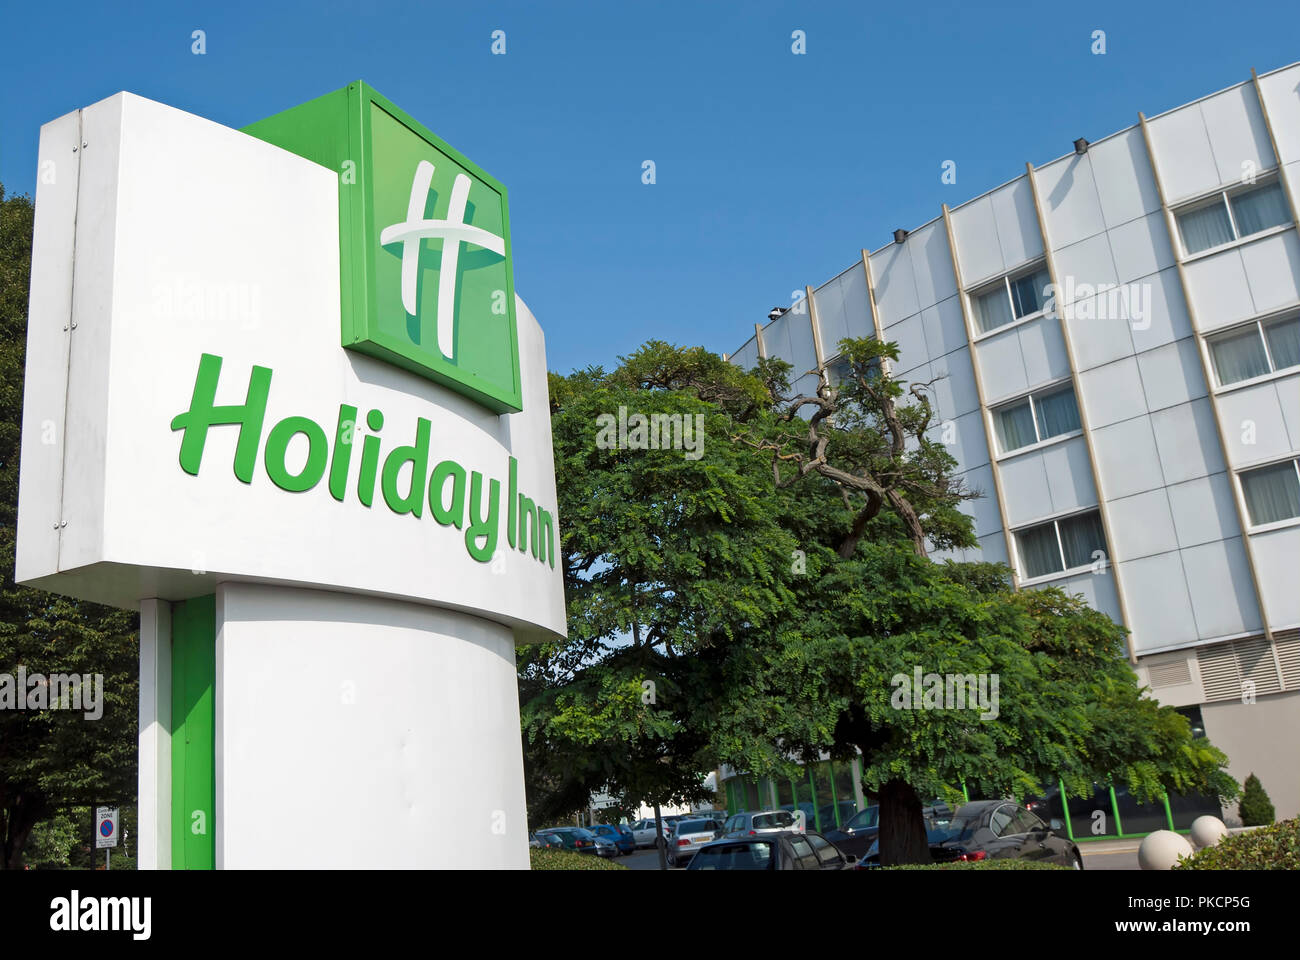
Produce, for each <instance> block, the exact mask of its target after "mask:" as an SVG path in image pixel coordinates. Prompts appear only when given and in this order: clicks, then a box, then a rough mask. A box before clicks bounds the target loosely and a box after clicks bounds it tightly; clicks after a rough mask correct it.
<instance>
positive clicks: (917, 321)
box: [885, 313, 930, 370]
mask: <svg viewBox="0 0 1300 960" xmlns="http://www.w3.org/2000/svg"><path fill="white" fill-rule="evenodd" d="M885 339H886V340H892V341H894V342H895V343H897V344H898V368H899V369H900V370H911V369H913V368H914V367H918V366H920V365H921V364H924V363H929V362H930V351H929V349H928V348H927V347H926V344H925V330H924V328H923V326H922V323H921V315H920V314H919V313H914V314H912V315H911V316H910V317H908V318H907V319H906V320H900V321H899V322H898V323H895V324H892V325H890V326H888V327H886V328H885Z"/></svg>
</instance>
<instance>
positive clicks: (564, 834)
mask: <svg viewBox="0 0 1300 960" xmlns="http://www.w3.org/2000/svg"><path fill="white" fill-rule="evenodd" d="M537 836H538V838H539V839H540V838H543V837H547V836H551V837H559V838H560V840H561V841H563V843H564V849H566V850H576V851H578V852H579V853H599V852H600V851H599V849H598V845H597V843H596V835H595V834H594V833H592V832H591V831H590V830H587V829H586V828H584V827H548V828H547V829H545V830H538V831H537Z"/></svg>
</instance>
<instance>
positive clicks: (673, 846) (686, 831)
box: [667, 817, 722, 867]
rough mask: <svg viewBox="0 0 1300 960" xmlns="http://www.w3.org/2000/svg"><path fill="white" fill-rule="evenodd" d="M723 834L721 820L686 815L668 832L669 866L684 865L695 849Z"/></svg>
mask: <svg viewBox="0 0 1300 960" xmlns="http://www.w3.org/2000/svg"><path fill="white" fill-rule="evenodd" d="M721 835H722V823H721V821H718V820H714V819H712V818H692V817H685V818H683V819H681V820H678V821H677V822H676V823H675V824H673V829H672V831H671V832H670V833H669V834H668V849H667V858H668V866H670V867H684V866H686V864H688V863H689V862H690V860H691V857H693V856H695V851H696V850H698V849H699V848H700V847H702V846H704V845H705V844H706V843H712V842H713V841H714V840H716V839H717V838H718V837H719V836H721Z"/></svg>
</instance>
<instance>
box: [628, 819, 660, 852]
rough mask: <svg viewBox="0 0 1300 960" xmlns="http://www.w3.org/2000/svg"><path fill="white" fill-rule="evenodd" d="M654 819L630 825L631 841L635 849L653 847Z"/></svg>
mask: <svg viewBox="0 0 1300 960" xmlns="http://www.w3.org/2000/svg"><path fill="white" fill-rule="evenodd" d="M655 835H656V830H655V818H654V817H650V818H649V819H648V820H638V821H637V822H636V823H634V824H632V840H633V842H634V843H635V844H636V846H637V848H638V849H639V848H641V847H653V846H654V845H655Z"/></svg>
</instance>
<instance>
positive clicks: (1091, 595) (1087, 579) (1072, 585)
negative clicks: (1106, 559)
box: [1047, 570, 1124, 623]
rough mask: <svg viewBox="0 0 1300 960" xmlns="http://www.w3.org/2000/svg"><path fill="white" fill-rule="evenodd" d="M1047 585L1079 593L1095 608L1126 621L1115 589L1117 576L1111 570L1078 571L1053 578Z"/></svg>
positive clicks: (1116, 620)
mask: <svg viewBox="0 0 1300 960" xmlns="http://www.w3.org/2000/svg"><path fill="white" fill-rule="evenodd" d="M1047 586H1051V587H1060V588H1061V589H1062V590H1064V591H1065V592H1066V593H1070V594H1078V595H1079V596H1081V597H1083V599H1084V602H1085V603H1087V604H1088V606H1090V607H1092V608H1093V609H1094V610H1098V611H1100V612H1102V613H1104V614H1105V615H1106V616H1108V617H1110V618H1111V619H1112V620H1114V621H1115V622H1116V623H1123V622H1124V616H1123V614H1122V613H1121V612H1120V608H1119V594H1118V593H1117V592H1116V590H1115V576H1114V573H1113V572H1112V571H1110V570H1107V571H1105V572H1102V573H1077V574H1075V575H1074V576H1072V577H1065V578H1063V579H1061V580H1053V581H1052V582H1051V583H1049V584H1047Z"/></svg>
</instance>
